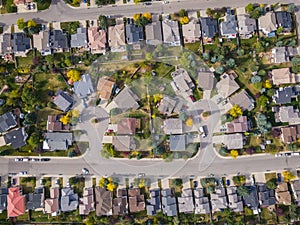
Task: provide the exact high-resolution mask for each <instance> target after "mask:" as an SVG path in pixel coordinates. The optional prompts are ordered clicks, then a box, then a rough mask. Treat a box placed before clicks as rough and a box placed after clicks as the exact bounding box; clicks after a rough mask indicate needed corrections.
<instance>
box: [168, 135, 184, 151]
mask: <svg viewBox="0 0 300 225" xmlns="http://www.w3.org/2000/svg"><path fill="white" fill-rule="evenodd" d="M186 139H187V138H186V136H185V135H184V134H181V135H170V151H171V152H176V151H185V150H186V146H187V140H186Z"/></svg>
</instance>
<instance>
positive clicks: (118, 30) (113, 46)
mask: <svg viewBox="0 0 300 225" xmlns="http://www.w3.org/2000/svg"><path fill="white" fill-rule="evenodd" d="M108 44H109V47H110V50H111V52H125V51H126V42H125V26H124V23H120V24H117V25H115V26H110V27H108Z"/></svg>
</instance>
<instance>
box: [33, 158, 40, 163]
mask: <svg viewBox="0 0 300 225" xmlns="http://www.w3.org/2000/svg"><path fill="white" fill-rule="evenodd" d="M32 161H33V162H38V161H40V159H38V158H33V159H32Z"/></svg>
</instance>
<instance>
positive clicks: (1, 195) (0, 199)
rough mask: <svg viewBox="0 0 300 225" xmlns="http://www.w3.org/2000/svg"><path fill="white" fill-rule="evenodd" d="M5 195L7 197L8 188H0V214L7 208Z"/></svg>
mask: <svg viewBox="0 0 300 225" xmlns="http://www.w3.org/2000/svg"><path fill="white" fill-rule="evenodd" d="M7 195H8V188H7V187H1V188H0V213H2V212H3V211H4V210H6V208H7Z"/></svg>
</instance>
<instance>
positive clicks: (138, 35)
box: [126, 22, 144, 44]
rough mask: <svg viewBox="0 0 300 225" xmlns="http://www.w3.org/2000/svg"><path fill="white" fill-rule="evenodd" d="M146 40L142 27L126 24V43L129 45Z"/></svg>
mask: <svg viewBox="0 0 300 225" xmlns="http://www.w3.org/2000/svg"><path fill="white" fill-rule="evenodd" d="M141 40H144V31H143V27H142V26H137V25H135V24H134V23H133V22H130V23H127V24H126V41H127V43H128V44H133V43H137V42H139V41H141Z"/></svg>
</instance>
